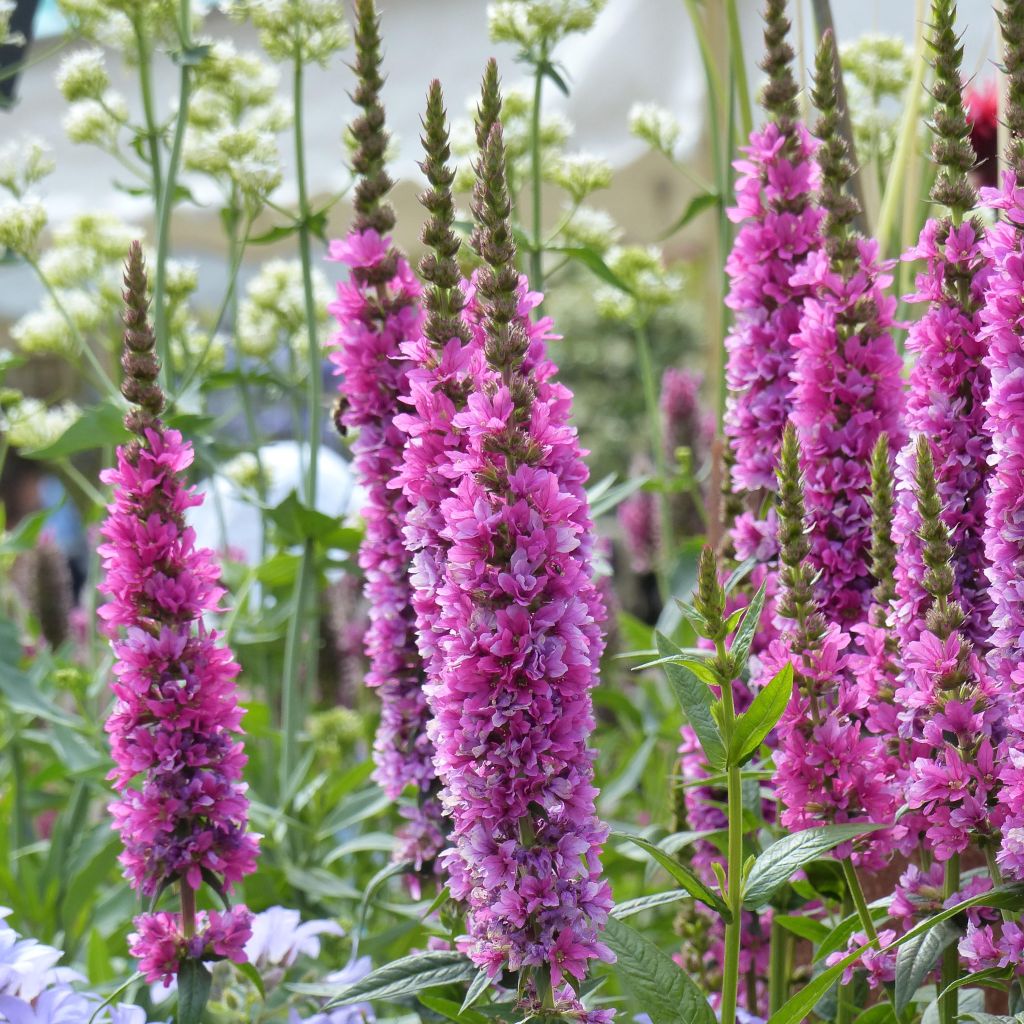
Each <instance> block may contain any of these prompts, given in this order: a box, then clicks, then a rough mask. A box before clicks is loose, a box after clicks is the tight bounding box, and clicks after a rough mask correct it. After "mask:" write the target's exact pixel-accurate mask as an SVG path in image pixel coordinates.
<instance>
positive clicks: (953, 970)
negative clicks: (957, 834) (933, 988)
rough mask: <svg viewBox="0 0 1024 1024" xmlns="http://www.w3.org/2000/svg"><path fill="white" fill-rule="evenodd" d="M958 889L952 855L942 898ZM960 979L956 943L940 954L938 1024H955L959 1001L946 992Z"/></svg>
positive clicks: (957, 871) (957, 861)
mask: <svg viewBox="0 0 1024 1024" xmlns="http://www.w3.org/2000/svg"><path fill="white" fill-rule="evenodd" d="M959 888H960V855H959V854H956V853H954V854H953V856H952V857H950V858H949V860H947V861H946V874H945V878H944V881H943V886H942V898H943V900H945V901H948V900H949V899H950V897H951V896H953V894H954V893H955V892H957V891H958V890H959ZM959 977H960V955H959V952H958V950H957V947H956V943H955V942H954V943H952V944H951V945H949V946H947V947H946V949H945V950H944V951H943V953H942V965H941V968H940V981H939V992H941V993H942V994H941V995H940V996H939V1021H940V1024H956V1019H957V1014H958V1012H959V999H958V994H957V991H956V989H954V990H953V991H952V992H950V991H948V989H949V986H950V985H952V984H953V982H955V981H956V980H957V979H958V978H959Z"/></svg>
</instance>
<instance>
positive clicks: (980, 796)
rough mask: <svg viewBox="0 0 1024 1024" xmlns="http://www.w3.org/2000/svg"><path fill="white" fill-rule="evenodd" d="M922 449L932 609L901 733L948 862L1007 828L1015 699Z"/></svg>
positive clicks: (915, 795) (936, 851)
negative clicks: (972, 601) (1003, 774)
mask: <svg viewBox="0 0 1024 1024" xmlns="http://www.w3.org/2000/svg"><path fill="white" fill-rule="evenodd" d="M915 449H916V450H915V452H914V463H915V466H916V478H915V483H916V485H917V497H918V523H919V538H920V545H921V558H922V562H923V566H924V569H925V571H924V575H923V579H922V586H923V588H924V590H925V592H926V593H927V594H928V597H929V607H928V610H927V616H926V621H925V623H924V624H923V625H922V628H921V630H920V632H919V634H918V636H917V638H916V639H914V640H911V641H909V642H908V643H907V644H906V645H905V646H904V649H903V676H902V680H903V686H902V687H901V688H900V689H899V690H898V691H897V692H896V704H897V705H898V707H899V709H900V713H899V718H900V735H901V737H902V738H903V739H904V740H907V741H910V742H913V743H916V744H918V745H919V746H918V750H920V751H921V752H922V753H921V756H919V757H917V758H916V759H915V760H914V761H913V763H912V764H911V765H910V767H909V771H908V774H907V777H906V779H905V780H904V786H905V792H906V799H907V805H908V806H909V807H910V808H911V809H912V810H916V811H919V812H920V817H921V818H922V825H921V829H922V831H923V834H924V838H925V843H926V848H928V849H929V850H930V852H931V853H932V854H933V855H934V857H935V859H936V860H939V861H946V860H949V859H950V858H951V857H952V856H954V855H955V854H958V853H961V852H963V851H964V850H966V849H967V848H968V846H969V845H971V844H972V843H980V844H988V843H991V842H992V841H993V840H994V839H995V838H996V837H997V835H998V830H999V827H1000V825H1001V823H1002V819H1003V817H1004V814H1005V808H1004V807H1003V806H1002V805H1001V804H1000V803H999V802H998V796H999V779H998V776H997V771H996V751H997V750H998V749H999V748H1000V746H1001V744H1002V743H1003V742H1004V740H1005V738H1006V712H1007V705H1006V700H1005V698H1004V696H1003V695H1002V694H1001V693H1000V692H999V690H998V687H997V686H996V685H995V684H994V681H993V679H992V677H991V676H990V675H989V673H988V672H987V671H986V669H985V665H984V663H983V662H982V661H981V660H980V659H979V658H978V656H977V655H976V654H975V652H974V650H973V649H972V645H971V643H970V642H969V641H968V640H967V638H966V636H965V635H964V632H963V630H962V627H963V625H964V623H965V621H966V620H965V616H964V612H963V609H962V608H961V606H960V604H959V601H958V600H957V581H956V576H955V573H954V569H953V563H952V560H953V557H954V555H955V549H954V548H953V546H952V544H951V542H950V534H949V528H948V527H947V526H946V524H945V522H944V521H943V517H942V511H943V509H942V505H941V500H940V496H939V494H940V486H941V485H940V483H939V477H938V475H937V473H936V467H935V465H934V462H933V455H932V444H931V442H930V441H929V440H928V439H927V438H925V437H924V436H920V437H919V438H918V440H917V444H916V446H915Z"/></svg>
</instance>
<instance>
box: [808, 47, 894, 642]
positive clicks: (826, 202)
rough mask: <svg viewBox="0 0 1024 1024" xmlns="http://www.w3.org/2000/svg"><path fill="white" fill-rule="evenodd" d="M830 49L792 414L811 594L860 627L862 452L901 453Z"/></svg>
mask: <svg viewBox="0 0 1024 1024" xmlns="http://www.w3.org/2000/svg"><path fill="white" fill-rule="evenodd" d="M838 75H839V62H838V56H837V54H836V49H835V40H834V39H833V37H832V34H831V32H826V33H825V36H824V38H823V39H822V43H821V46H820V47H819V49H818V54H817V57H816V60H815V75H814V100H815V103H816V104H817V105H818V109H819V111H820V115H821V116H820V118H819V120H818V123H817V125H816V126H815V132H816V134H817V135H818V137H819V138H820V140H821V146H820V148H819V150H818V161H819V164H820V168H821V194H820V202H821V205H822V207H823V208H824V210H825V232H826V242H825V250H824V251H821V250H819V251H817V252H815V253H813V254H812V255H811V257H810V258H809V259H808V260H807V263H806V264H805V266H804V267H803V268H802V269H801V270H799V271H798V272H797V273H796V275H795V277H794V281H795V282H799V283H801V284H803V285H805V286H807V287H809V288H811V289H812V290H813V293H814V295H813V297H812V298H809V299H807V300H806V301H805V302H804V305H803V314H802V316H801V320H800V329H799V332H798V333H797V334H796V336H795V337H794V339H793V344H794V346H795V348H796V362H795V366H794V370H793V375H792V376H793V382H794V389H793V400H794V401H793V414H792V417H791V418H792V421H793V424H794V425H795V426H796V428H797V434H798V437H799V440H800V449H801V468H802V470H803V475H804V481H805V491H804V498H805V502H806V506H807V516H808V521H809V526H810V535H811V551H810V558H811V562H812V564H813V565H814V567H815V569H816V570H817V572H818V573H819V578H818V584H817V597H818V601H819V605H820V607H821V608H823V609H825V610H826V613H827V615H828V616H829V618H832V619H834V620H835V621H837V622H840V623H842V624H843V625H845V626H852V625H853V624H855V623H857V622H862V621H864V620H865V619H866V617H867V613H868V607H869V604H870V598H871V588H872V586H873V585H874V581H873V579H872V577H871V567H870V546H871V506H870V501H869V499H870V486H871V474H870V468H869V463H870V459H871V452H872V449H873V448H874V446H875V443H876V441H877V440H878V438H879V437H880V436H881V435H882V434H887V435H888V436H889V437H890V439H892V440H893V441H894V442H895V443H897V444H902V441H903V437H904V434H903V427H902V423H901V412H902V383H901V379H900V374H901V370H902V364H901V361H900V358H899V355H898V354H897V352H896V348H895V345H894V344H893V339H892V325H893V313H894V311H895V300H894V299H892V298H891V297H890V296H888V295H886V294H885V289H886V288H887V287H888V285H889V284H890V283H891V281H892V277H891V276H890V275H889V273H888V267H887V266H886V265H885V264H881V263H879V260H878V243H877V242H875V241H873V240H870V239H864V238H861V237H860V236H859V235H858V234H857V233H856V231H854V230H853V227H852V224H853V221H854V219H855V217H856V214H857V204H856V201H855V200H854V199H853V197H852V195H850V193H849V191H848V184H849V180H850V175H851V165H850V161H849V158H848V155H847V151H846V143H845V141H844V140H843V137H842V135H841V134H840V130H839V126H840V122H841V111H840V109H839V101H838V98H837V97H838V90H837V76H838Z"/></svg>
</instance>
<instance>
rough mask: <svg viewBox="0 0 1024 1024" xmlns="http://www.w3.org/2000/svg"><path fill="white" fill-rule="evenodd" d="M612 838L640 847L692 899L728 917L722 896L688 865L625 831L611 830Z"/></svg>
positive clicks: (727, 910) (727, 909) (725, 917)
mask: <svg viewBox="0 0 1024 1024" xmlns="http://www.w3.org/2000/svg"><path fill="white" fill-rule="evenodd" d="M611 836H612V838H614V839H625V840H626V841H627V842H630V843H633V845H634V846H638V847H640V849H641V850H643V851H644V853H646V854H647V855H648V856H649V857H652V858H653V859H654V860H656V861H657V862H658V863H659V864H660V865H661V866H662V867H663V868H664V869H665V870H666V871H667V872H668V873H669V874H670V875H671V876H672V877H673V878H674V879H675V880H676V881H677V882H678V883H679V884H680V885H681V886H682V887H683V888H684V889H685V890H686V891H687V892H688V893H689V894H690V895H691V896H693V897H694V899H698V900H700V901H701V903H705V904H707V906H709V907H711V908H712V909H713V910H716V911H718V913H719V914H720V915H721V916H722V917H723V918H724V919H725V920H728V919H729V916H730V915H729V908H728V907H727V906H726V904H725V903H724V901H723V900H722V898H721V897H720V896H719V895H718V894H717V893H716V892H714V891H713V890H712V889H710V888H709V887H708V886H707V885H706V884H705V883H704V882H702V881H701V880H700V879H699V878H698V877H697V876H696V875H695V874H694V873H693V872H692V871H691V870H690V869H689V868H688V867H684V866H683V865H682V864H680V863H679V861H677V860H676V859H675V857H673V856H672V855H671V854H668V853H666V852H665V851H664V850H659V849H658V847H656V846H655V845H654V844H653V843H649V842H648V841H647V840H646V839H641V838H640V836H632V835H629V834H628V833H625V832H612V833H611Z"/></svg>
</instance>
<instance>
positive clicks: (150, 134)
mask: <svg viewBox="0 0 1024 1024" xmlns="http://www.w3.org/2000/svg"><path fill="white" fill-rule="evenodd" d="M132 30H133V32H134V33H135V43H136V45H137V46H138V49H139V87H140V90H141V92H142V115H143V118H144V119H145V122H146V145H147V147H148V149H149V165H150V168H151V170H152V172H153V201H154V202H155V203H156V204H157V206H159V204H160V199H161V197H162V195H163V173H162V171H161V168H160V163H161V160H160V131H159V129H158V128H157V123H156V108H155V107H154V105H153V51H152V49H151V48H150V45H149V40H148V38H147V36H146V33H145V31H144V29H143V27H142V25H141V24H140V22H139V19H138V18H133V19H132Z"/></svg>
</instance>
